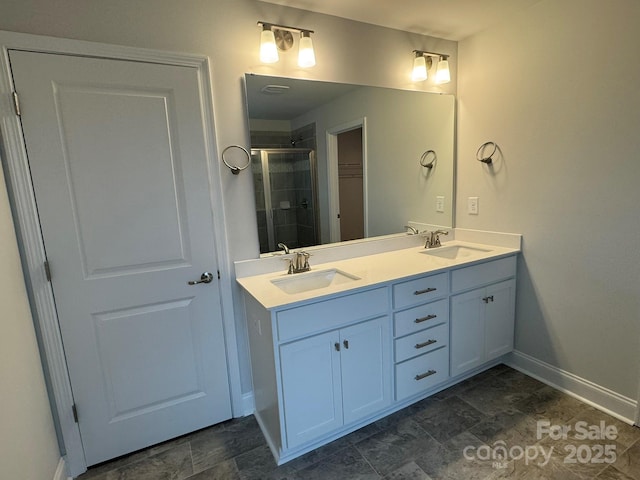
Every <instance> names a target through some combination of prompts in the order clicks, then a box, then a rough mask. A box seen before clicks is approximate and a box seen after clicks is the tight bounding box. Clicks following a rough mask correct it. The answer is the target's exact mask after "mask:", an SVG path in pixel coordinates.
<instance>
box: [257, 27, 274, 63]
mask: <svg viewBox="0 0 640 480" xmlns="http://www.w3.org/2000/svg"><path fill="white" fill-rule="evenodd" d="M260 61H261V62H262V63H275V62H277V61H278V47H276V37H275V35H274V33H273V30H271V25H269V24H267V23H264V24H263V25H262V33H261V34H260Z"/></svg>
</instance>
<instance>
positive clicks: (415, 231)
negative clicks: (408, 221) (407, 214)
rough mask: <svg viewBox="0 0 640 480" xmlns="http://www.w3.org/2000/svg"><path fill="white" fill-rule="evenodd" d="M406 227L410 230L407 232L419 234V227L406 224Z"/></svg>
mask: <svg viewBox="0 0 640 480" xmlns="http://www.w3.org/2000/svg"><path fill="white" fill-rule="evenodd" d="M404 228H406V229H407V230H409V231H408V232H407V233H408V234H409V235H417V234H418V229H417V228H415V227H412V226H411V225H405V226H404Z"/></svg>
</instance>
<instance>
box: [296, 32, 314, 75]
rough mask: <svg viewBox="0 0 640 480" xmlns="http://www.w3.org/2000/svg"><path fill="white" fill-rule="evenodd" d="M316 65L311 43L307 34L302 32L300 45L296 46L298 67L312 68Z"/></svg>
mask: <svg viewBox="0 0 640 480" xmlns="http://www.w3.org/2000/svg"><path fill="white" fill-rule="evenodd" d="M315 64H316V54H315V52H314V51H313V43H312V42H311V37H310V36H309V34H308V33H305V32H302V34H301V36H300V45H298V66H300V67H302V68H308V67H313V66H314V65H315Z"/></svg>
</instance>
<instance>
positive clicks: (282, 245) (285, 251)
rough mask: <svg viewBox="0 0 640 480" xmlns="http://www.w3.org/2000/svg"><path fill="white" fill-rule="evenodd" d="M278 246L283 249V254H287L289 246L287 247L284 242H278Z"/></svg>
mask: <svg viewBox="0 0 640 480" xmlns="http://www.w3.org/2000/svg"><path fill="white" fill-rule="evenodd" d="M278 248H281V249H282V250H284V253H285V255H287V254H289V247H287V246H286V245H285V244H284V243H279V244H278Z"/></svg>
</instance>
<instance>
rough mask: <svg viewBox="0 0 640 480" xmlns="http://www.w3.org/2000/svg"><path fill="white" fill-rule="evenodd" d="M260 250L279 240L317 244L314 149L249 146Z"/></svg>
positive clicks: (272, 247) (270, 249)
mask: <svg viewBox="0 0 640 480" xmlns="http://www.w3.org/2000/svg"><path fill="white" fill-rule="evenodd" d="M251 169H252V172H253V180H254V181H253V185H254V189H255V199H256V213H257V220H258V238H259V240H260V253H267V252H273V251H275V250H276V245H277V244H278V243H284V244H286V245H287V246H289V248H299V247H308V246H310V245H317V244H318V243H319V238H318V212H317V201H316V161H315V152H314V151H313V150H310V149H308V148H263V149H252V150H251Z"/></svg>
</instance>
